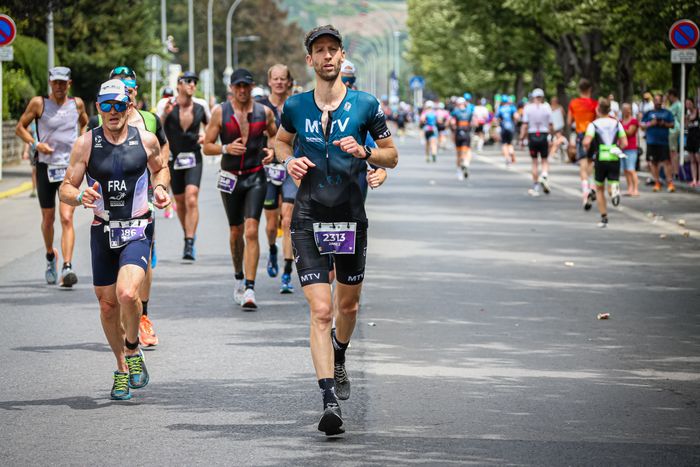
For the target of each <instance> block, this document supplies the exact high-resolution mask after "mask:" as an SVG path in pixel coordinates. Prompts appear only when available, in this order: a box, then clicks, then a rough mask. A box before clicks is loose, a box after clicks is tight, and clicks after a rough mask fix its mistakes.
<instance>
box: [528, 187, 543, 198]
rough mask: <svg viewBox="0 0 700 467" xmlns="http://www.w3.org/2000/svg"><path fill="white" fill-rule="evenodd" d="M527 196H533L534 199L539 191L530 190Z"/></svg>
mask: <svg viewBox="0 0 700 467" xmlns="http://www.w3.org/2000/svg"><path fill="white" fill-rule="evenodd" d="M527 194H528V195H530V196H534V197H535V198H536V197H538V196H539V195H540V192H539V190H535V189H534V188H530V189H529V190H527Z"/></svg>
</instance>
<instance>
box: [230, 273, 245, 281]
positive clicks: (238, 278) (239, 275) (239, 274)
mask: <svg viewBox="0 0 700 467" xmlns="http://www.w3.org/2000/svg"><path fill="white" fill-rule="evenodd" d="M233 277H235V278H236V280H237V281H242V280H243V277H244V276H243V273H242V272H237V273H235V274H234V275H233Z"/></svg>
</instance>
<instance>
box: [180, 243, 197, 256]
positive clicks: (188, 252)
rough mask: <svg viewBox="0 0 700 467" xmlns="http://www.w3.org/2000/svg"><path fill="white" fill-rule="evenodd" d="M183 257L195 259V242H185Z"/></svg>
mask: <svg viewBox="0 0 700 467" xmlns="http://www.w3.org/2000/svg"><path fill="white" fill-rule="evenodd" d="M182 259H184V260H187V261H194V244H192V243H190V242H187V241H186V242H185V249H184V250H183V251H182Z"/></svg>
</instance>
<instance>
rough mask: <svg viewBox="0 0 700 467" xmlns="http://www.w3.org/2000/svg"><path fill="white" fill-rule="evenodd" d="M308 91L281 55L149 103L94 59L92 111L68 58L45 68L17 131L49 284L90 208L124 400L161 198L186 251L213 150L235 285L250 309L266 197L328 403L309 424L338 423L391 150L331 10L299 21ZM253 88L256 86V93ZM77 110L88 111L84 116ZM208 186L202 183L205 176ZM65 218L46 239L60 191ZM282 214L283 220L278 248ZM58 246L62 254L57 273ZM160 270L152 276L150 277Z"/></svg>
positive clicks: (140, 357)
mask: <svg viewBox="0 0 700 467" xmlns="http://www.w3.org/2000/svg"><path fill="white" fill-rule="evenodd" d="M304 47H305V49H306V52H307V56H306V63H307V65H308V66H309V67H311V68H312V69H313V71H314V74H315V86H314V89H313V90H312V91H308V92H301V93H297V94H293V93H292V85H293V79H292V76H291V74H290V72H289V68H288V67H287V66H285V65H283V64H275V65H273V66H271V67H270V68H269V70H268V73H267V86H268V87H269V89H270V94H269V95H268V96H264V95H260V93H258V92H254V91H255V90H256V87H255V79H254V77H253V75H252V74H251V73H250V72H249V71H248V70H245V69H242V68H241V69H237V70H235V71H234V72H233V74H232V75H231V80H230V86H229V92H228V94H227V100H225V101H223V102H221V103H220V104H218V105H215V106H214V107H213V108H212V109H211V110H210V109H209V106H208V105H207V102H205V101H203V100H201V99H198V98H196V97H195V92H196V90H197V85H198V81H199V78H198V76H197V75H196V74H195V73H193V72H191V71H188V72H185V73H182V74H181V75H180V76H179V77H178V79H177V86H176V89H172V88H170V87H166V88H165V89H164V90H163V94H162V96H163V98H162V100H161V101H160V102H159V103H158V106H157V108H156V109H154V110H155V111H154V112H149V111H146V110H141V109H139V108H138V106H137V103H138V102H139V100H138V98H137V95H138V93H139V81H138V77H137V76H136V73H135V72H134V70H133V69H132V68H130V67H129V66H125V65H123V64H117V65H118V66H116V67H115V68H113V69H112V70H111V71H109V72H105V81H104V82H103V83H102V84H101V86H100V88H99V90H96V91H97V96H96V104H95V111H90V109H86V106H85V104H84V102H83V100H81V99H80V98H78V97H69V90H70V87H71V83H72V79H73V77H72V76H71V70H70V69H69V68H67V67H55V68H52V69H51V70H50V71H49V83H50V88H51V93H50V95H49V96H48V97H41V96H39V97H35V98H33V99H32V100H31V102H30V103H29V105H28V106H27V108H26V111H25V112H24V114H23V115H22V116H21V118H20V120H19V122H18V124H17V128H16V133H17V135H18V137H20V138H21V139H22V140H23V141H24V142H25V143H26V145H27V147H28V148H31V152H32V154H31V159H32V163H33V165H34V166H35V169H34V170H35V173H36V191H37V194H38V199H39V204H40V207H41V212H42V224H41V230H42V234H43V239H44V244H45V245H44V246H45V250H46V269H45V279H46V282H47V283H48V284H58V285H59V286H60V287H63V288H71V287H73V286H74V285H75V284H76V283H77V281H78V276H77V274H76V272H75V271H74V270H73V266H72V263H71V260H72V256H73V249H74V243H75V235H74V233H73V213H74V210H75V208H76V207H77V206H82V207H83V208H86V209H91V210H92V211H93V214H94V217H93V221H92V224H91V227H90V252H91V258H92V278H93V286H94V290H95V295H96V297H97V300H98V303H99V309H100V320H101V323H102V327H103V331H104V334H105V337H106V339H107V341H108V343H109V346H110V348H111V349H112V352H113V354H114V357H115V360H116V371H114V373H113V383H112V389H111V392H110V397H111V398H112V399H115V400H128V399H130V398H131V397H132V394H133V390H134V389H140V388H143V387H145V386H146V385H147V384H148V382H149V379H150V377H149V372H148V370H147V367H146V363H145V359H144V354H143V352H142V347H155V346H156V345H157V344H158V337H157V336H156V333H155V331H154V327H153V322H152V321H151V320H150V318H149V315H148V302H149V297H150V290H151V284H152V282H153V271H154V268H156V265H157V255H156V242H155V238H156V229H155V224H156V217H155V210H156V209H164V210H169V209H173V210H174V211H176V213H177V216H178V219H179V221H180V225H181V227H182V233H183V253H182V260H183V261H185V262H193V261H196V260H197V252H196V238H197V227H198V225H199V220H200V219H199V209H198V201H199V192H200V185H201V180H202V171H203V160H204V158H205V157H206V156H215V157H216V158H217V160H219V161H220V169H219V171H218V174H217V181H216V187H211V188H212V189H214V188H216V189H218V191H219V192H220V196H221V200H222V205H223V210H224V213H222V214H223V215H225V216H226V218H227V220H228V224H229V247H230V252H231V259H232V263H233V274H232V276H233V277H232V282H233V285H234V287H233V289H234V294H233V297H231V299H232V301H234V302H235V303H236V304H238V305H239V306H240V307H241V308H242V309H243V310H246V311H254V310H256V309H257V307H258V305H257V301H256V297H255V281H256V271H257V267H258V261H259V259H260V256H261V247H260V245H259V242H258V235H259V225H260V218H261V217H262V213H263V212H265V218H266V229H265V233H266V235H265V237H266V238H267V240H268V245H267V247H268V248H267V249H268V254H267V267H266V269H267V273H268V275H269V276H270V277H277V276H278V275H279V274H280V266H279V261H278V257H280V256H281V259H282V260H283V262H284V264H283V266H282V268H281V272H282V274H281V282H280V293H283V294H288V293H294V292H295V289H294V287H293V286H292V273H293V268H294V266H295V265H296V270H297V274H298V277H299V282H300V284H301V286H302V290H303V293H304V296H305V297H306V299H307V301H308V304H309V309H310V316H311V319H310V346H311V355H312V360H313V364H314V367H315V370H316V377H317V380H318V385H319V389H320V390H321V396H322V401H323V410H322V415H321V419H320V422H319V425H318V429H319V430H320V431H322V432H324V433H325V434H327V435H331V436H332V435H337V434H340V433H343V432H344V429H345V428H344V426H343V418H342V414H341V410H340V406H339V402H338V401H339V400H345V399H348V398H349V397H350V378H349V376H348V373H347V372H346V369H345V353H346V350H347V349H348V345H349V342H350V339H351V336H352V333H353V330H354V327H355V321H356V315H357V312H358V308H359V300H360V293H361V289H362V283H363V280H364V271H365V261H366V251H367V227H368V222H367V216H366V214H365V210H364V201H365V198H366V196H367V191H368V188H377V187H379V186H380V185H381V184H382V183H383V182H384V180H385V179H386V177H387V173H386V170H385V168H392V167H394V166H396V164H397V163H398V152H397V150H396V147H395V146H394V143H393V139H392V134H391V132H390V130H389V128H388V127H387V123H386V117H385V114H384V112H383V109H382V106H381V105H380V102H379V101H378V100H377V99H376V98H375V97H373V96H372V95H370V94H367V93H365V92H362V91H358V90H357V89H356V87H355V79H356V78H355V75H356V69H355V66H354V65H353V64H352V63H350V62H349V61H348V60H346V59H345V51H344V49H343V39H342V36H341V34H340V32H339V31H338V30H337V29H336V28H334V27H333V26H331V25H326V26H320V27H317V28H314V29H312V30H311V31H309V32H308V33H307V34H306V37H305V39H304ZM254 94H255V95H254ZM88 113H94V114H95V115H94V116H93V117H91V118H90V117H88ZM204 189H207V188H206V187H205V188H204ZM57 196H58V199H59V200H60V203H58V206H59V213H60V218H61V226H62V229H63V232H62V236H61V252H60V254H59V251H58V249H57V248H55V247H54V232H53V225H54V217H55V210H56V205H57V201H56V198H57ZM278 230H281V231H282V235H281V237H282V241H281V255H280V254H279V251H278V245H277V239H278ZM59 258H62V260H63V264H62V267H61V270H60V273H59V270H58V264H59ZM156 281H157V279H156Z"/></svg>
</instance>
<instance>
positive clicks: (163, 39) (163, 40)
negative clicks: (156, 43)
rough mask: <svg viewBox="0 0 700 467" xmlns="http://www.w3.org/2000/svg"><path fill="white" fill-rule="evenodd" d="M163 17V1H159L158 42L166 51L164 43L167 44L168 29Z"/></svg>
mask: <svg viewBox="0 0 700 467" xmlns="http://www.w3.org/2000/svg"><path fill="white" fill-rule="evenodd" d="M167 24H168V23H167V21H166V16H165V0H160V42H161V44H163V48H164V49H165V50H168V47H167V45H166V43H167V42H168V32H167V31H168V27H167Z"/></svg>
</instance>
